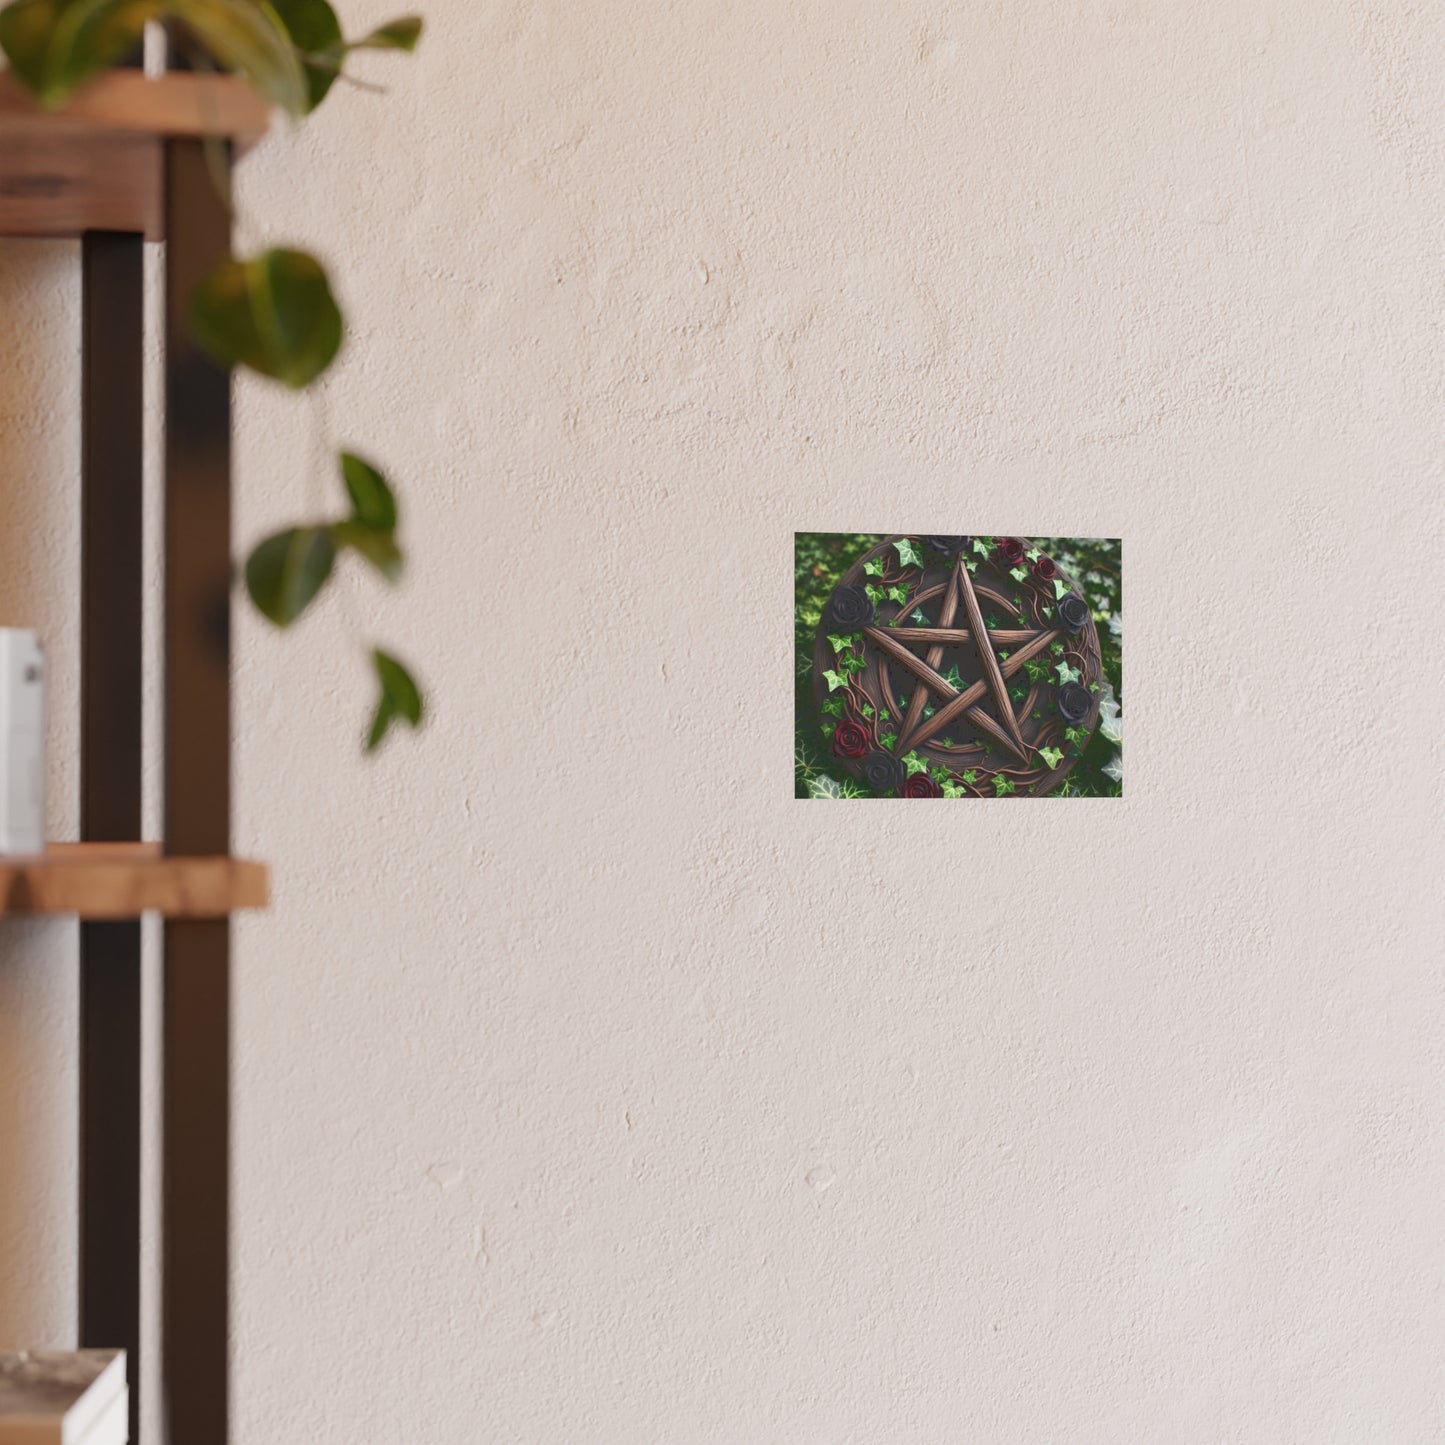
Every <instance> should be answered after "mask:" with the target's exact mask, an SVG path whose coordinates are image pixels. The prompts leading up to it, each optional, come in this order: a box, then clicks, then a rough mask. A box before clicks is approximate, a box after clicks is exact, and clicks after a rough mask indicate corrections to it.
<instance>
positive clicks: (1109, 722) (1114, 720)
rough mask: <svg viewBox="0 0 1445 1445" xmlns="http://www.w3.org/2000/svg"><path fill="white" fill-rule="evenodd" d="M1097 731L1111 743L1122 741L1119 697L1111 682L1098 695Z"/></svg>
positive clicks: (1122, 724) (1122, 728)
mask: <svg viewBox="0 0 1445 1445" xmlns="http://www.w3.org/2000/svg"><path fill="white" fill-rule="evenodd" d="M1099 731H1100V732H1101V733H1103V734H1104V736H1105V737H1106V738H1107V739H1108V740H1109V741H1110V742H1111V743H1121V742H1123V741H1124V723H1123V720H1122V719H1121V718H1120V716H1119V699H1118V698H1116V697H1115V696H1114V685H1113V683H1109V684H1108V685H1107V686H1106V687H1105V688H1104V690H1103V692H1102V693H1101V694H1100V696H1099ZM1115 781H1116V782H1117V781H1118V779H1115Z"/></svg>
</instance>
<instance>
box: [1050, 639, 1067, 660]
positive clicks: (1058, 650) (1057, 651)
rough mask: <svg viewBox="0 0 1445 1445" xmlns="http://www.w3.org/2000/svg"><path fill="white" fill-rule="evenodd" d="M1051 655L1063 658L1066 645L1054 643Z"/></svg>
mask: <svg viewBox="0 0 1445 1445" xmlns="http://www.w3.org/2000/svg"><path fill="white" fill-rule="evenodd" d="M1049 654H1050V655H1051V656H1053V657H1062V656H1063V655H1064V644H1063V643H1062V642H1056V643H1054V644H1053V646H1052V647H1050V648H1049Z"/></svg>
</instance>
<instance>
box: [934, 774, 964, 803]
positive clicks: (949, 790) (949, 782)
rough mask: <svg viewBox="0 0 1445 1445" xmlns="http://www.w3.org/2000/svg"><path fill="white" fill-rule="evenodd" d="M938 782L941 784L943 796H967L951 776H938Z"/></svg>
mask: <svg viewBox="0 0 1445 1445" xmlns="http://www.w3.org/2000/svg"><path fill="white" fill-rule="evenodd" d="M939 782H940V783H941V784H942V785H943V796H944V797H945V798H963V797H966V796H967V794H966V793H965V792H964V791H963V789H962V788H961V787H959V785H958V784H957V783H955V782H954V781H953V779H952V778H940V779H939Z"/></svg>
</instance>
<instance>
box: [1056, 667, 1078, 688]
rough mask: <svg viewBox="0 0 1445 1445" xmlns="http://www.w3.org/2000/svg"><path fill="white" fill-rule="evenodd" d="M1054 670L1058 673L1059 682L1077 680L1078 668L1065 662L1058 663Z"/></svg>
mask: <svg viewBox="0 0 1445 1445" xmlns="http://www.w3.org/2000/svg"><path fill="white" fill-rule="evenodd" d="M1054 671H1055V672H1057V673H1058V675H1059V682H1060V683H1061V684H1062V683H1065V682H1078V680H1079V669H1078V668H1077V667H1070V666H1069V664H1068V663H1067V662H1060V663H1058V664H1057V665H1056V666H1055V668H1054Z"/></svg>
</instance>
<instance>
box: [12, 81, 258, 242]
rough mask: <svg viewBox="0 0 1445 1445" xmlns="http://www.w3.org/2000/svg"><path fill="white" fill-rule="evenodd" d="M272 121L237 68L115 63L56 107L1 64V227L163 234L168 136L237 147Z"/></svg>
mask: <svg viewBox="0 0 1445 1445" xmlns="http://www.w3.org/2000/svg"><path fill="white" fill-rule="evenodd" d="M269 122H270V110H269V107H268V104H267V102H266V101H265V100H264V99H263V98H262V97H261V96H260V95H258V94H257V93H256V92H255V91H254V90H252V89H251V87H250V86H248V85H247V84H246V83H245V82H244V81H242V80H238V79H237V78H236V77H235V76H232V75H191V74H180V73H176V74H169V75H162V76H158V77H156V78H155V79H154V80H151V79H147V77H146V76H145V75H144V74H143V73H141V72H140V71H137V70H113V71H110V72H109V73H107V74H105V75H102V76H100V77H98V78H97V79H96V80H94V81H92V82H91V83H90V84H89V85H87V86H86V87H85V88H84V89H83V90H81V91H79V92H78V93H77V94H76V95H75V96H74V97H73V98H72V99H71V100H70V101H69V102H68V103H67V104H66V105H65V106H63V107H62V108H61V109H59V110H53V111H52V110H46V109H44V108H43V107H41V106H39V105H37V104H36V102H35V100H34V99H33V98H32V97H31V95H30V94H29V92H28V91H26V90H25V88H24V87H23V86H22V85H21V84H20V83H19V82H18V81H17V80H16V79H15V78H14V76H11V75H8V74H3V73H0V236H50V237H74V236H80V235H82V234H84V232H86V231H132V232H139V233H141V234H143V235H145V236H146V237H147V238H148V239H150V240H153V241H155V240H160V239H162V233H163V230H164V220H165V206H164V204H163V199H162V185H163V172H162V164H161V161H162V148H163V145H164V142H165V141H167V140H170V139H175V138H176V137H187V136H190V137H196V136H215V137H220V138H223V139H226V140H228V141H230V142H231V144H232V145H233V147H234V149H235V153H236V154H237V155H240V154H243V153H244V152H245V151H246V150H248V149H249V148H250V147H251V146H252V145H254V144H255V143H256V142H257V141H258V140H260V139H261V137H262V136H263V135H265V134H266V130H267V127H268V125H269Z"/></svg>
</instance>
